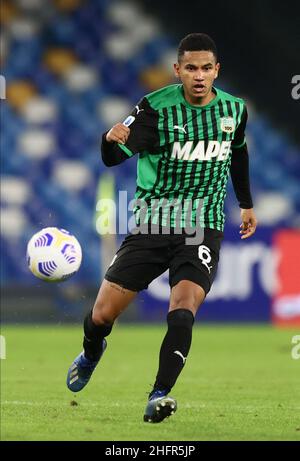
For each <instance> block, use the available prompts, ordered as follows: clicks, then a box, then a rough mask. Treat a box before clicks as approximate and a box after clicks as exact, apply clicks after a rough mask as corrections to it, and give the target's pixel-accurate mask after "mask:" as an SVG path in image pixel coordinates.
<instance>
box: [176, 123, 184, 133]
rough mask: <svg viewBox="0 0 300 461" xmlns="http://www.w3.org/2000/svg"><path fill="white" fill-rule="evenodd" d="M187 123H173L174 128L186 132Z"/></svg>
mask: <svg viewBox="0 0 300 461" xmlns="http://www.w3.org/2000/svg"><path fill="white" fill-rule="evenodd" d="M186 127H187V123H186V124H185V125H184V126H179V125H174V126H173V128H174V130H178V131H183V132H184V133H185V134H186Z"/></svg>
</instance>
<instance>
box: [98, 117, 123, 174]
mask: <svg viewBox="0 0 300 461" xmlns="http://www.w3.org/2000/svg"><path fill="white" fill-rule="evenodd" d="M129 134H130V128H128V127H127V126H125V125H124V124H123V123H117V124H116V125H114V126H113V127H112V128H111V129H110V130H109V131H108V132H106V133H104V135H103V136H102V144H101V154H102V160H103V163H104V165H105V166H114V165H119V164H120V163H122V162H124V161H125V160H127V159H128V155H127V154H126V153H125V152H124V151H123V150H122V149H121V148H120V147H119V146H118V144H122V145H125V143H126V142H127V139H128V136H129Z"/></svg>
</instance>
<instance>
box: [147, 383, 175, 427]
mask: <svg viewBox="0 0 300 461" xmlns="http://www.w3.org/2000/svg"><path fill="white" fill-rule="evenodd" d="M167 394H168V393H167V391H164V390H157V391H152V392H151V393H150V396H149V401H148V404H147V406H146V410H145V414H144V421H145V422H148V423H160V422H161V421H163V420H164V419H165V418H168V417H169V416H171V415H173V413H175V411H176V410H177V402H176V400H175V399H173V398H172V397H168V395H167Z"/></svg>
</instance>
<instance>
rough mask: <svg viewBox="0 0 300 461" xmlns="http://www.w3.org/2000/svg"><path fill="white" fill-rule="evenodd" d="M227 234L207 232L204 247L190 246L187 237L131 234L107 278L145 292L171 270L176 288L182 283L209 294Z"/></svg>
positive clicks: (214, 231) (215, 231)
mask: <svg viewBox="0 0 300 461" xmlns="http://www.w3.org/2000/svg"><path fill="white" fill-rule="evenodd" d="M222 239H223V233H222V232H220V231H218V230H215V229H205V230H204V240H203V241H202V243H201V244H199V243H197V244H192V245H191V244H189V245H187V244H186V236H185V235H182V234H181V235H155V234H146V235H145V234H137V235H133V234H128V235H127V236H126V237H125V239H124V240H123V242H122V244H121V246H120V248H119V250H118V251H117V253H116V255H115V257H114V259H113V261H112V263H111V265H110V266H109V268H108V270H107V272H106V274H105V276H104V278H105V279H106V280H108V281H109V282H113V283H117V284H118V285H120V286H122V287H124V288H126V289H128V290H132V291H141V290H144V289H146V288H148V285H149V284H150V283H151V282H152V281H153V280H154V279H155V278H157V277H158V276H159V275H161V274H163V273H164V272H165V271H166V270H167V269H169V284H170V287H171V288H172V287H173V286H175V285H176V284H177V283H178V282H180V281H181V280H190V281H192V282H194V283H197V284H198V285H200V286H201V287H202V288H203V289H204V291H205V293H206V294H207V293H208V292H209V290H210V288H211V285H212V283H213V280H214V278H215V275H216V272H217V266H218V261H219V252H220V245H221V241H222Z"/></svg>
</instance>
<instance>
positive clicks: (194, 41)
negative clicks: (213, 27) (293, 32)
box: [178, 32, 218, 62]
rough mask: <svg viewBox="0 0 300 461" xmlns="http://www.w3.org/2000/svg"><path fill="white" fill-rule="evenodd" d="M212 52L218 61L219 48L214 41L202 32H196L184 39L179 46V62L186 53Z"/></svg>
mask: <svg viewBox="0 0 300 461" xmlns="http://www.w3.org/2000/svg"><path fill="white" fill-rule="evenodd" d="M202 50H205V51H211V52H212V53H213V54H214V56H215V58H216V61H217V60H218V52H217V47H216V44H215V42H214V41H213V39H212V38H211V37H210V36H209V35H207V34H203V33H200V32H195V33H193V34H189V35H187V36H186V37H184V38H183V39H182V40H181V42H180V43H179V46H178V62H179V61H180V59H181V58H182V56H183V54H184V52H185V51H202Z"/></svg>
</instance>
